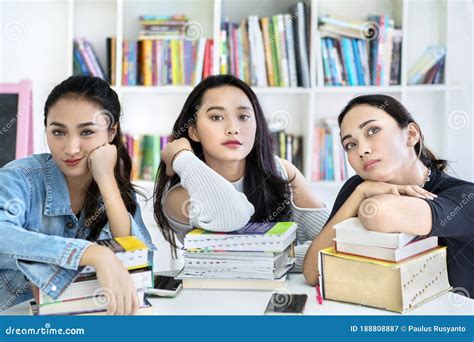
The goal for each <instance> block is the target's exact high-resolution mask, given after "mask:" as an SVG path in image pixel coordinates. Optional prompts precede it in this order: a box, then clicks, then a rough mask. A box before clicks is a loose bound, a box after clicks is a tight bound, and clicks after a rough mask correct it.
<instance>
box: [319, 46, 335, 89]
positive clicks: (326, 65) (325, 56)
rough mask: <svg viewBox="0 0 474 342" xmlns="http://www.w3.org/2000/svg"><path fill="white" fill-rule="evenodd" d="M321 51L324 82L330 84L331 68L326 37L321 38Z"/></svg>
mask: <svg viewBox="0 0 474 342" xmlns="http://www.w3.org/2000/svg"><path fill="white" fill-rule="evenodd" d="M321 53H322V56H323V68H324V83H325V84H326V85H332V84H333V83H332V82H331V70H330V68H329V53H328V48H327V45H326V38H323V39H321Z"/></svg>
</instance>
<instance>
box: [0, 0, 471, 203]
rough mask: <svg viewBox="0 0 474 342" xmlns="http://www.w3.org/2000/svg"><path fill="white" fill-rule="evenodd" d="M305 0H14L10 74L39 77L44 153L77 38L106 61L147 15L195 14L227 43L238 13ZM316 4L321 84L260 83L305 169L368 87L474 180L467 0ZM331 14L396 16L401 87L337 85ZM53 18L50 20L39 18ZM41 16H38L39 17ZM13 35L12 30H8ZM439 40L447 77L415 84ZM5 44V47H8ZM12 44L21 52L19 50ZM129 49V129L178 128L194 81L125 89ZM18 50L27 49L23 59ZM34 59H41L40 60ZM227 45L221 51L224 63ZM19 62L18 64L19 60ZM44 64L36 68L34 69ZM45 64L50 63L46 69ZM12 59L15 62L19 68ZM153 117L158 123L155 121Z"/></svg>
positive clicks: (7, 54)
mask: <svg viewBox="0 0 474 342" xmlns="http://www.w3.org/2000/svg"><path fill="white" fill-rule="evenodd" d="M297 2H298V1H297V0H271V1H251V0H95V1H92V0H64V1H41V2H34V1H4V2H1V3H0V10H1V11H2V17H1V18H0V23H1V25H2V28H3V29H4V30H5V27H6V25H10V26H11V23H14V24H16V25H17V26H18V27H19V30H20V31H21V32H20V33H21V37H20V39H8V35H6V36H7V38H5V37H3V38H2V41H3V44H1V45H0V56H1V58H2V63H1V65H2V69H1V70H0V72H1V73H0V81H2V82H7V81H18V80H19V79H21V78H31V79H33V81H34V87H35V88H34V96H35V103H34V114H35V142H36V143H35V152H41V151H45V150H46V143H45V139H44V136H43V134H42V133H41V128H42V124H43V123H42V122H43V117H42V113H43V112H42V108H43V105H44V101H45V99H46V96H47V95H48V93H49V91H50V90H51V87H52V86H53V85H54V84H57V83H58V82H60V81H61V80H63V79H65V78H66V77H68V76H69V75H71V74H72V60H73V58H72V41H73V38H74V37H76V36H85V37H87V38H88V39H90V40H91V41H92V43H93V45H94V47H95V49H96V51H97V53H98V55H99V58H100V60H101V61H102V63H103V64H105V60H106V50H105V38H106V37H108V36H115V37H116V38H117V46H118V47H120V46H121V44H122V41H123V39H136V38H137V35H138V30H139V20H138V16H139V15H142V14H156V15H169V14H178V13H183V14H186V15H187V16H188V17H189V18H190V20H191V21H193V22H195V23H196V24H197V25H198V26H199V27H200V28H202V35H204V36H206V37H207V38H213V39H214V42H215V46H216V47H218V46H219V41H220V34H219V31H220V25H221V22H222V21H223V20H224V19H225V18H228V19H229V20H230V21H235V22H240V20H241V19H243V18H246V17H248V16H249V15H258V16H259V17H262V16H271V15H275V14H279V13H289V10H290V7H291V6H292V5H294V4H296V3H297ZM305 3H306V4H307V5H308V8H309V9H310V11H311V23H310V26H309V27H310V34H311V47H310V72H311V81H312V87H311V88H270V87H269V88H255V89H254V90H255V92H256V93H257V95H258V96H259V99H260V101H261V104H262V107H263V109H264V112H265V113H266V116H267V117H268V118H269V119H270V120H271V118H272V117H275V116H278V115H284V116H285V117H287V118H288V120H287V121H288V127H285V128H286V130H287V131H288V132H289V133H294V134H300V135H303V136H304V142H305V143H304V147H303V149H304V164H305V169H304V170H303V172H304V174H305V175H306V176H307V177H308V178H309V177H310V175H311V167H312V153H311V151H312V149H311V147H312V137H313V127H314V125H315V123H316V121H317V120H319V119H321V118H325V117H336V116H337V115H338V113H339V112H340V110H341V109H342V108H343V107H344V105H345V104H346V103H347V102H348V101H349V100H350V99H351V98H353V97H354V96H356V95H358V94H369V93H383V94H388V95H391V96H393V97H395V98H397V99H399V100H401V101H402V102H403V103H404V104H405V105H406V106H407V108H408V109H409V110H410V111H411V112H412V114H413V116H414V117H415V119H416V120H417V121H418V123H419V124H420V125H421V128H422V130H423V132H424V135H425V139H426V144H427V145H428V146H429V147H430V148H431V149H432V150H433V151H434V152H435V153H437V154H438V155H439V156H440V157H443V158H445V159H448V160H449V161H451V164H452V167H453V170H454V172H455V173H456V174H457V176H459V177H461V178H465V179H469V180H473V179H474V167H473V165H472V159H473V158H472V155H473V143H472V136H473V128H472V127H473V116H472V103H471V101H472V60H473V58H472V54H471V47H472V32H471V30H470V29H471V22H472V8H471V2H470V1H467V0H418V1H415V0H307V1H305ZM325 14H334V15H336V14H337V15H342V16H347V17H349V18H354V19H359V20H367V16H368V15H369V14H388V15H390V17H391V18H393V19H394V20H395V24H396V26H397V27H401V28H402V30H403V44H402V68H401V70H402V77H401V84H400V85H396V86H385V87H374V86H363V87H361V86H358V87H329V86H324V85H323V80H321V79H320V78H318V72H317V70H318V63H320V60H321V59H320V44H319V38H318V34H317V18H318V16H321V15H325ZM39 17H42V18H46V19H47V20H46V21H48V23H52V24H54V27H51V25H50V24H48V23H42V22H41V21H39V20H37V18H39ZM35 18H36V19H35ZM4 36H5V35H4ZM430 44H440V45H445V46H446V48H447V51H448V52H447V60H446V69H445V70H446V72H445V84H442V85H417V86H411V85H407V76H406V75H407V70H408V68H409V67H410V66H411V65H412V64H413V63H415V61H416V60H417V59H418V58H420V56H421V54H422V53H423V52H424V50H425V49H426V47H427V46H428V45H430ZM2 46H3V48H2ZM12 51H13V52H14V53H12ZM121 52H122V51H121V49H120V48H119V49H118V50H117V57H116V58H117V59H116V66H117V74H116V79H117V81H118V83H117V84H116V85H115V86H114V89H115V90H116V91H117V93H118V94H119V96H120V98H121V101H122V106H123V114H124V115H123V130H124V131H126V132H131V133H148V134H159V135H166V134H169V133H170V131H171V129H172V125H173V123H174V121H175V118H176V117H177V115H178V114H179V111H180V109H181V107H182V105H183V103H184V101H185V99H186V96H187V94H189V92H190V91H191V90H192V87H191V86H166V87H143V86H137V87H133V86H121V84H120V82H121V65H122V63H121V62H122V54H121ZM15 55H16V56H22V57H21V58H20V59H18V58H17V57H15ZM32 59H34V62H33V61H32ZM218 61H219V49H215V50H214V65H218ZM15 65H17V66H18V67H16V68H14V67H13V66H15ZM30 65H34V68H33V67H29V66H30ZM40 65H42V66H43V67H42V68H40V67H39V66H40ZM10 66H12V67H10ZM150 123H153V124H150ZM340 186H341V183H336V182H314V183H313V187H314V189H315V191H316V192H318V194H319V193H323V195H322V196H321V197H322V198H323V199H325V200H326V201H327V202H328V203H329V204H330V203H332V201H333V199H334V197H335V195H336V194H337V191H338V189H339V188H340Z"/></svg>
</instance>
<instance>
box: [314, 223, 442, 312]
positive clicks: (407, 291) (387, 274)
mask: <svg viewBox="0 0 474 342" xmlns="http://www.w3.org/2000/svg"><path fill="white" fill-rule="evenodd" d="M334 228H335V230H336V238H335V240H336V248H334V247H330V248H327V249H324V250H322V251H321V258H320V260H319V261H320V270H321V277H322V279H321V284H322V286H323V296H324V298H326V299H331V300H337V301H343V302H348V303H354V304H360V305H366V306H371V307H376V308H381V309H385V310H389V311H396V312H405V311H407V310H410V309H412V308H415V307H417V306H419V305H421V304H423V303H425V302H426V301H428V300H431V299H433V298H434V297H436V296H438V295H440V294H442V293H444V292H446V291H448V290H449V289H450V288H451V287H450V285H449V281H448V273H447V264H446V247H439V246H438V238H437V237H428V238H421V237H418V236H416V235H412V234H406V233H381V232H374V231H369V230H368V229H366V228H365V227H364V226H363V225H362V223H361V222H360V220H359V219H358V218H357V217H355V218H350V219H347V220H345V221H343V222H340V223H338V224H336V225H335V226H334Z"/></svg>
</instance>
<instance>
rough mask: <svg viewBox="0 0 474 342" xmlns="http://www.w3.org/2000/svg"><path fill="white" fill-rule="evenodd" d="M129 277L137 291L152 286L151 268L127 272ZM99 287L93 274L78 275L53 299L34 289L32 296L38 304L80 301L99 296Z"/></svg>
mask: <svg viewBox="0 0 474 342" xmlns="http://www.w3.org/2000/svg"><path fill="white" fill-rule="evenodd" d="M129 273H130V276H131V278H132V280H133V283H134V284H135V288H136V289H137V291H138V290H140V289H145V288H148V287H152V286H153V273H152V266H146V267H142V268H138V269H133V270H129ZM100 290H101V285H100V283H99V280H97V276H96V274H95V273H92V274H86V275H80V276H79V277H78V278H77V279H76V280H74V282H73V283H71V284H70V285H69V286H68V287H67V288H66V289H65V290H64V292H63V293H62V294H61V295H60V296H59V297H58V298H57V299H53V298H51V297H49V296H48V295H47V294H45V293H44V292H43V291H42V290H41V289H39V288H37V287H34V289H33V295H34V298H35V299H36V302H37V303H38V304H47V303H54V302H60V301H66V300H73V299H82V298H84V297H91V296H96V295H98V294H100Z"/></svg>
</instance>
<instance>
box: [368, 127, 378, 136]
mask: <svg viewBox="0 0 474 342" xmlns="http://www.w3.org/2000/svg"><path fill="white" fill-rule="evenodd" d="M378 131H380V128H378V127H370V128H369V129H368V130H367V135H374V134H375V133H377V132H378Z"/></svg>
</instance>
